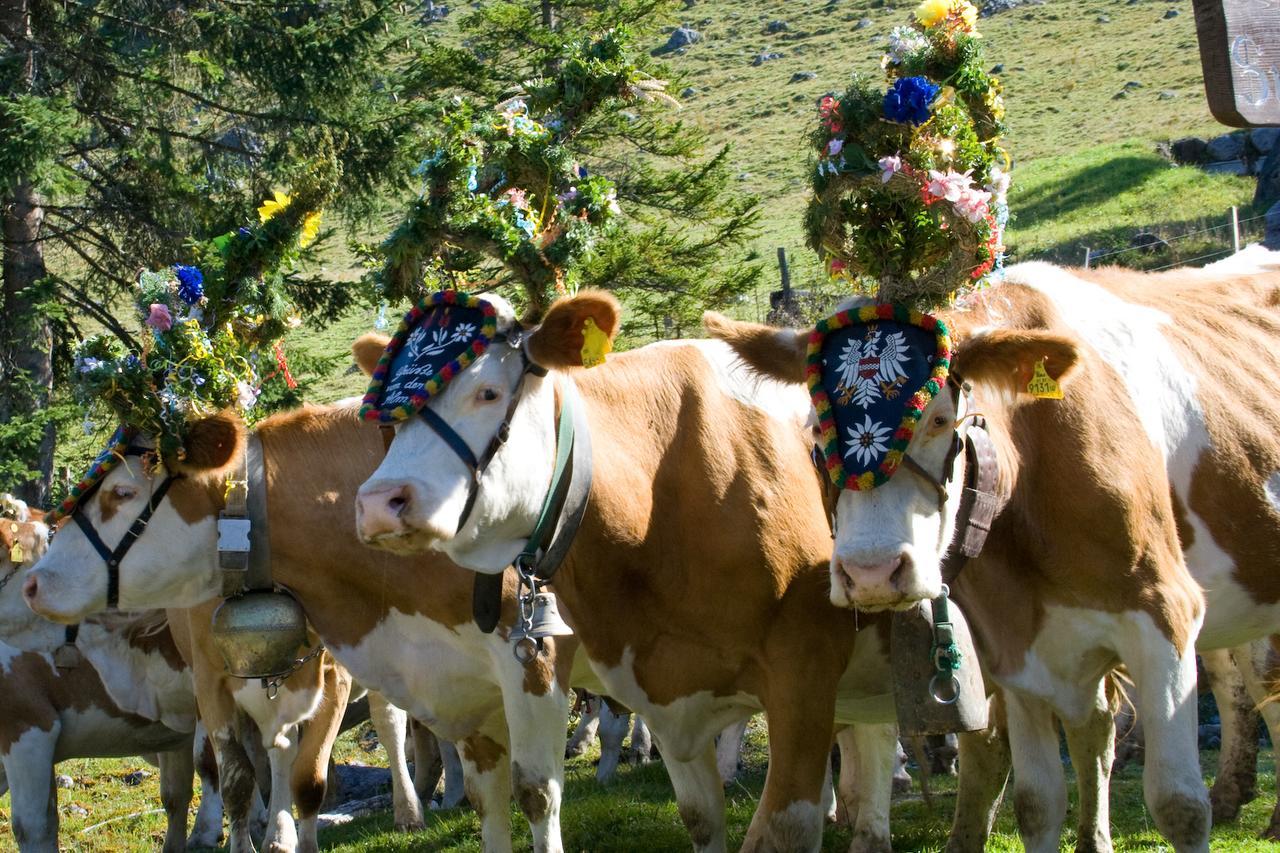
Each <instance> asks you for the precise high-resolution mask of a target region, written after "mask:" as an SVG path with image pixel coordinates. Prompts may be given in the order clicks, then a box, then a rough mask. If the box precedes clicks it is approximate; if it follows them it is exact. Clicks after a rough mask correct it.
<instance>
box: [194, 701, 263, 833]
mask: <svg viewBox="0 0 1280 853" xmlns="http://www.w3.org/2000/svg"><path fill="white" fill-rule="evenodd" d="M202 711H203V709H202ZM205 713H206V716H207V712H205ZM208 725H209V726H210V734H211V736H212V739H213V748H214V750H215V751H216V752H217V754H218V782H219V788H220V789H221V792H222V803H223V807H224V808H225V809H226V812H227V817H228V819H229V820H230V823H231V835H230V847H231V853H252V851H253V849H254V847H253V840H252V838H251V837H250V832H249V823H250V809H251V807H252V806H253V805H254V799H255V798H256V797H259V794H258V786H257V781H256V779H255V775H254V769H253V763H252V762H251V761H250V760H249V753H248V752H246V751H245V748H244V745H243V744H242V743H241V742H240V738H239V736H238V735H237V733H236V731H235V727H234V726H233V725H230V724H228V725H225V726H222V727H219V726H218V725H217V724H216V723H215V722H214V721H213V720H212V719H210V720H209V722H208Z"/></svg>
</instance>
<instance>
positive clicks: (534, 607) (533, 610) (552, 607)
mask: <svg viewBox="0 0 1280 853" xmlns="http://www.w3.org/2000/svg"><path fill="white" fill-rule="evenodd" d="M520 609H521V610H522V611H524V609H525V604H524V602H521V603H520ZM524 615H525V614H524V613H522V614H521V616H522V617H523V616H524ZM527 615H528V619H524V618H521V619H518V620H517V621H516V626H515V627H514V628H512V629H511V640H512V641H513V642H519V641H520V640H523V639H524V638H526V637H528V638H529V639H531V640H542V639H545V638H547V637H567V636H569V635H570V634H572V633H573V629H572V628H570V627H569V626H568V624H566V623H565V621H564V620H563V619H561V618H560V608H559V607H557V606H556V596H555V593H553V592H546V591H543V592H539V593H536V594H535V595H534V596H533V597H532V601H531V602H530V604H529V610H528V614H527Z"/></svg>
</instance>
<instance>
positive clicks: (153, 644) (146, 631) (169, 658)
mask: <svg viewBox="0 0 1280 853" xmlns="http://www.w3.org/2000/svg"><path fill="white" fill-rule="evenodd" d="M121 633H122V634H123V635H124V640H125V642H126V643H128V644H129V647H130V648H134V649H137V650H138V651H140V652H142V653H143V654H146V655H153V654H158V655H160V657H161V658H162V659H163V660H164V662H165V663H166V664H168V666H169V668H170V669H172V670H173V671H174V672H181V671H182V670H184V669H186V668H187V662H186V661H185V660H183V658H182V653H181V652H180V651H178V646H177V644H176V643H175V642H174V641H173V634H172V632H170V630H169V623H168V621H165V622H161V623H158V624H157V623H156V621H155V620H154V619H152V618H149V617H144V618H142V619H138V620H135V621H133V622H131V623H129V624H128V625H125V626H124V628H123V629H122V632H121Z"/></svg>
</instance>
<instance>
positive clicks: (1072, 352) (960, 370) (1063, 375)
mask: <svg viewBox="0 0 1280 853" xmlns="http://www.w3.org/2000/svg"><path fill="white" fill-rule="evenodd" d="M1079 357H1080V356H1079V351H1078V350H1077V347H1076V342H1075V340H1074V339H1073V338H1071V337H1068V336H1066V335H1061V334H1054V333H1052V332H1045V331H1041V330H1039V329H1017V330H1013V329H993V330H984V331H982V332H980V333H979V334H976V335H974V336H973V337H971V338H967V339H965V340H964V341H963V342H962V343H961V344H960V346H959V347H957V349H956V357H955V371H956V373H957V374H958V375H960V376H962V377H963V378H964V379H965V380H966V381H969V382H973V383H975V384H977V383H983V384H988V385H991V386H993V387H995V388H997V389H999V390H1000V391H1002V392H1003V393H1004V394H1006V395H1009V396H1010V397H1011V398H1012V397H1014V395H1018V397H1017V398H1019V399H1030V397H1029V396H1027V395H1026V390H1027V385H1028V383H1030V382H1031V378H1032V376H1033V375H1034V372H1035V367H1036V364H1037V363H1040V362H1042V363H1043V364H1044V369H1045V373H1047V374H1049V376H1050V377H1051V378H1053V379H1055V380H1057V381H1058V382H1059V383H1066V381H1067V380H1068V378H1069V376H1070V374H1071V371H1072V369H1073V368H1074V367H1075V366H1076V364H1077V362H1078V361H1079Z"/></svg>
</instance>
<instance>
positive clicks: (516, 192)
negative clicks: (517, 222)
mask: <svg viewBox="0 0 1280 853" xmlns="http://www.w3.org/2000/svg"><path fill="white" fill-rule="evenodd" d="M503 196H504V197H505V198H506V200H507V201H509V202H511V206H512V207H515V208H519V209H520V210H525V209H527V208H528V207H529V201H528V198H527V197H526V194H525V191H524V190H522V189H520V188H519V187H512V188H511V189H509V190H507V191H506V192H505V193H503Z"/></svg>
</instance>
